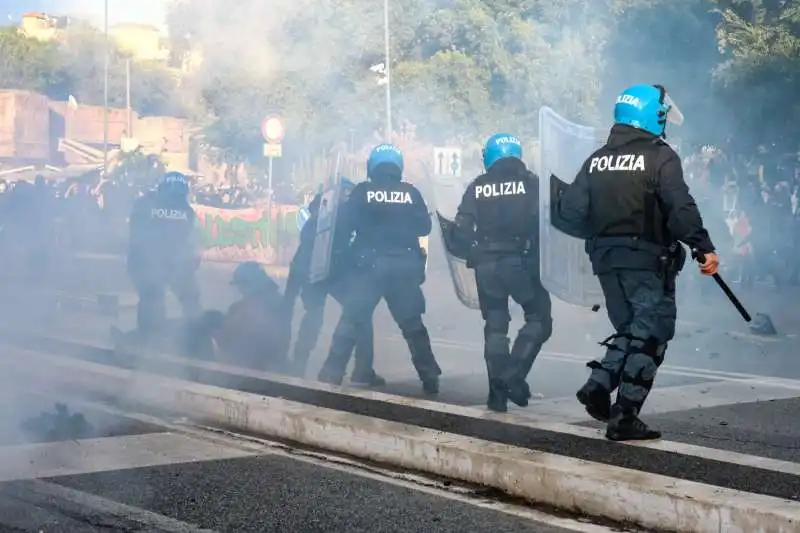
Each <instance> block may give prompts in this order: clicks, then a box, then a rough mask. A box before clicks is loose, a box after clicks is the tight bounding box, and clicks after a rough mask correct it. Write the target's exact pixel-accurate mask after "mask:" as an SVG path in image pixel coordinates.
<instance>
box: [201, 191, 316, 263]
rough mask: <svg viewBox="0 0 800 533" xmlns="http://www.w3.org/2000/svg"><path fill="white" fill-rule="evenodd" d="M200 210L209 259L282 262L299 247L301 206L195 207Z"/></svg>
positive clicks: (230, 261)
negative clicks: (298, 214)
mask: <svg viewBox="0 0 800 533" xmlns="http://www.w3.org/2000/svg"><path fill="white" fill-rule="evenodd" d="M192 207H193V208H194V210H195V212H196V213H197V219H198V222H199V224H198V229H199V237H200V245H201V248H202V250H203V252H202V257H203V260H205V261H215V262H222V263H243V262H245V261H257V262H259V263H262V264H271V265H276V264H280V263H281V262H286V261H282V260H283V259H285V258H286V257H288V258H289V259H291V254H292V253H293V252H294V249H295V247H296V246H297V238H298V233H299V232H298V229H297V211H298V210H299V209H300V207H298V206H293V205H273V206H272V209H271V212H270V210H268V208H267V206H254V207H249V208H246V209H222V208H218V207H210V206H207V205H199V204H195V205H193V206H192Z"/></svg>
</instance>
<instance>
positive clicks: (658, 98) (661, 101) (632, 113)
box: [614, 85, 683, 137]
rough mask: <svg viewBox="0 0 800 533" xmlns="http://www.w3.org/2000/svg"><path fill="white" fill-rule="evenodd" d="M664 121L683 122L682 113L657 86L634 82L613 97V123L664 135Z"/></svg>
mask: <svg viewBox="0 0 800 533" xmlns="http://www.w3.org/2000/svg"><path fill="white" fill-rule="evenodd" d="M667 122H672V123H673V124H675V125H676V126H680V125H681V124H682V123H683V114H682V113H681V112H680V110H679V109H678V107H677V106H676V105H675V102H673V101H672V99H671V98H670V97H669V95H668V94H667V90H666V89H664V87H663V86H661V85H634V86H633V87H628V88H627V89H625V90H624V91H622V94H620V95H619V96H618V97H617V103H616V104H615V105H614V123H615V124H624V125H626V126H631V127H634V128H637V129H640V130H643V131H646V132H648V133H652V134H653V135H655V136H656V137H665V136H666V134H665V130H666V127H667Z"/></svg>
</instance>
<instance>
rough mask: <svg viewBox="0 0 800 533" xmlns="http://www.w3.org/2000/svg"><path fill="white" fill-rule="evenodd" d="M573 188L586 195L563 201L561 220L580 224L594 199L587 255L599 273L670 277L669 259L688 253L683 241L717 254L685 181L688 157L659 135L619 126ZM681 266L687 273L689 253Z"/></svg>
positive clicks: (681, 260)
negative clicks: (647, 272) (654, 273)
mask: <svg viewBox="0 0 800 533" xmlns="http://www.w3.org/2000/svg"><path fill="white" fill-rule="evenodd" d="M571 188H575V189H579V190H580V191H581V194H576V193H577V191H576V190H572V191H571V193H570V195H569V196H568V197H567V198H562V200H561V203H560V206H559V209H560V211H559V213H560V215H561V217H562V218H565V219H567V220H569V219H576V218H580V216H582V215H580V213H581V212H582V211H583V210H584V204H583V202H585V201H588V198H589V197H591V202H592V209H591V216H590V217H589V227H590V228H591V233H592V234H591V236H589V238H588V239H587V240H586V251H587V253H589V257H590V259H591V261H592V266H593V270H594V273H595V274H602V273H605V272H609V271H610V270H613V269H618V268H624V269H631V270H654V271H660V270H663V269H664V268H665V260H666V256H668V255H669V254H675V255H681V254H683V249H682V248H681V247H680V246H677V245H676V241H677V240H680V241H682V242H684V243H686V244H687V245H689V246H690V247H691V248H693V249H697V250H699V251H701V252H704V253H707V252H711V251H713V250H714V245H713V244H712V243H711V241H710V239H709V236H708V232H707V231H706V230H705V228H704V227H703V220H702V218H701V216H700V212H699V210H698V209H697V205H696V204H695V202H694V199H693V198H692V196H691V194H689V188H688V186H687V185H686V183H685V182H684V180H683V171H682V168H681V161H680V157H679V156H678V155H677V154H676V153H675V151H674V150H673V149H672V148H671V147H670V146H669V145H668V144H667V143H666V142H665V141H663V140H662V139H661V138H658V137H655V136H653V135H652V134H649V133H647V132H645V131H642V130H640V129H637V128H633V127H631V126H627V125H622V124H616V125H614V126H613V127H612V129H611V134H610V135H609V137H608V142H607V143H606V145H605V146H603V147H602V148H600V149H599V150H597V151H596V152H594V153H593V154H592V155H591V156H590V157H589V158H588V159H587V160H586V163H585V164H584V165H583V167H582V168H581V170H580V172H579V173H578V176H577V177H576V178H575V181H574V182H573V184H572V186H571ZM577 198H580V199H579V200H573V199H577ZM570 201H578V202H579V203H578V204H576V205H574V206H573V205H571V204H570ZM670 248H671V249H672V250H670ZM670 260H672V258H671V257H670ZM676 260H677V264H676V267H677V266H678V265H680V266H682V263H683V261H684V260H685V254H683V255H682V257H677V258H676ZM676 267H673V268H676Z"/></svg>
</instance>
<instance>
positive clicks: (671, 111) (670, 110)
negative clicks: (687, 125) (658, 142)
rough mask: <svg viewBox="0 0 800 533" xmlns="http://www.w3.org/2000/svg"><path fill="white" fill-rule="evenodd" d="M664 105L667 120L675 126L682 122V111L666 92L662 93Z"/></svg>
mask: <svg viewBox="0 0 800 533" xmlns="http://www.w3.org/2000/svg"><path fill="white" fill-rule="evenodd" d="M664 105H666V106H667V122H669V123H671V124H675V125H676V126H680V125H681V124H683V113H681V110H680V109H679V108H678V106H677V105H675V102H673V101H672V98H670V97H669V95H668V94H666V93H664Z"/></svg>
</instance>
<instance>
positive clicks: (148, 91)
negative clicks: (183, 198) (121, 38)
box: [59, 23, 183, 116]
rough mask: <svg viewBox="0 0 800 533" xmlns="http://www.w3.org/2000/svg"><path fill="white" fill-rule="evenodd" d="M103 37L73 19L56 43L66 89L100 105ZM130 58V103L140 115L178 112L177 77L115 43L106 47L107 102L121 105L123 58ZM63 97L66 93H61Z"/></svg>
mask: <svg viewBox="0 0 800 533" xmlns="http://www.w3.org/2000/svg"><path fill="white" fill-rule="evenodd" d="M105 46H106V45H105V37H104V35H103V34H102V33H101V32H100V31H98V30H97V29H96V28H94V27H92V26H90V25H88V24H83V23H73V24H71V25H70V27H69V28H68V29H67V30H66V31H65V32H64V35H63V38H62V40H61V46H60V49H59V50H60V56H59V57H60V61H61V65H62V71H63V72H64V73H65V75H66V77H67V80H68V81H67V84H66V87H67V90H68V93H69V94H71V95H72V96H74V97H75V98H76V99H77V100H78V102H79V103H83V104H88V105H103V102H104V61H105V57H104V56H105V50H106V48H105ZM127 61H130V65H131V68H130V72H131V77H130V80H131V107H132V108H133V109H135V110H136V111H137V112H139V113H140V114H142V115H178V116H180V115H182V114H183V109H182V105H181V102H180V100H179V98H177V97H176V96H175V94H176V92H177V88H178V86H179V84H178V77H177V76H176V75H175V74H173V73H172V72H171V71H170V70H169V69H167V68H166V67H165V66H164V65H162V64H160V63H157V62H150V61H145V62H138V61H134V60H131V59H130V58H129V57H127V56H126V55H125V54H124V53H123V52H122V51H120V50H119V49H118V48H117V47H116V46H113V44H112V46H111V49H110V50H109V66H108V102H109V105H110V106H112V107H125V106H126V104H127V102H126V100H127V87H126V83H127V82H126V77H127V76H126V68H127V67H126V62H127ZM65 97H66V96H65Z"/></svg>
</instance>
